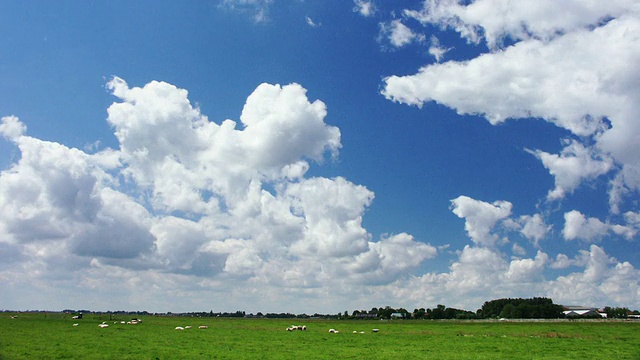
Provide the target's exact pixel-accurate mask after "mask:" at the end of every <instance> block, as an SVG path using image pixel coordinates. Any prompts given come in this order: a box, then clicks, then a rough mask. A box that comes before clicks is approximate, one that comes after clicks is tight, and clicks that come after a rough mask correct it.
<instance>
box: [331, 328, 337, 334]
mask: <svg viewBox="0 0 640 360" xmlns="http://www.w3.org/2000/svg"><path fill="white" fill-rule="evenodd" d="M329 332H330V333H332V334H337V333H339V331H338V330H336V329H329Z"/></svg>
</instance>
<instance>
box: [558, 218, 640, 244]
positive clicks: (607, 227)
mask: <svg viewBox="0 0 640 360" xmlns="http://www.w3.org/2000/svg"><path fill="white" fill-rule="evenodd" d="M564 220H565V224H564V229H563V230H562V235H563V236H564V238H565V239H566V240H575V239H581V240H585V241H595V240H598V239H600V238H602V237H604V236H605V235H607V234H609V232H610V231H612V232H614V233H615V234H617V235H620V236H624V237H625V238H627V239H631V238H633V237H634V236H635V235H636V233H637V230H635V229H634V228H633V227H630V226H624V225H617V224H613V225H611V224H607V223H604V222H602V221H600V220H599V219H597V218H587V217H585V216H584V215H583V214H582V213H580V212H579V211H577V210H572V211H569V212H568V213H565V214H564Z"/></svg>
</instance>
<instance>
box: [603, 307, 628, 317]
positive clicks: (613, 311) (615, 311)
mask: <svg viewBox="0 0 640 360" xmlns="http://www.w3.org/2000/svg"><path fill="white" fill-rule="evenodd" d="M603 310H604V312H605V313H607V318H611V319H624V318H627V317H628V316H629V313H630V312H631V311H630V310H629V309H628V308H626V307H609V306H605V308H604V309H603Z"/></svg>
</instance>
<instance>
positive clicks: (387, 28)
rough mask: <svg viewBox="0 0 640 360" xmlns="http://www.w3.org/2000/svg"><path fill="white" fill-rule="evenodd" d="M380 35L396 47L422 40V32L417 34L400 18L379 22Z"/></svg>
mask: <svg viewBox="0 0 640 360" xmlns="http://www.w3.org/2000/svg"><path fill="white" fill-rule="evenodd" d="M380 37H381V38H384V39H386V40H388V41H389V43H390V44H391V45H393V46H394V47H396V48H400V47H403V46H405V45H408V44H410V43H412V42H414V41H418V42H421V41H424V35H423V34H417V33H415V32H414V31H413V30H411V29H410V28H409V27H407V26H406V25H405V24H403V23H402V20H400V19H396V20H392V21H391V22H389V23H380Z"/></svg>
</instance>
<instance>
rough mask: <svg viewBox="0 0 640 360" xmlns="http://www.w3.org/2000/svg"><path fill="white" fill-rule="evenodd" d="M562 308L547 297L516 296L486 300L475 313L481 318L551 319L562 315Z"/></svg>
mask: <svg viewBox="0 0 640 360" xmlns="http://www.w3.org/2000/svg"><path fill="white" fill-rule="evenodd" d="M562 310H563V309H562V306H560V305H556V304H554V303H553V301H552V300H551V299H548V298H532V299H521V298H517V299H497V300H491V301H487V302H485V303H484V304H483V305H482V309H479V310H478V312H477V313H478V314H479V315H480V316H482V317H483V318H497V317H505V318H527V319H531V318H544V319H553V318H560V317H562Z"/></svg>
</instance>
